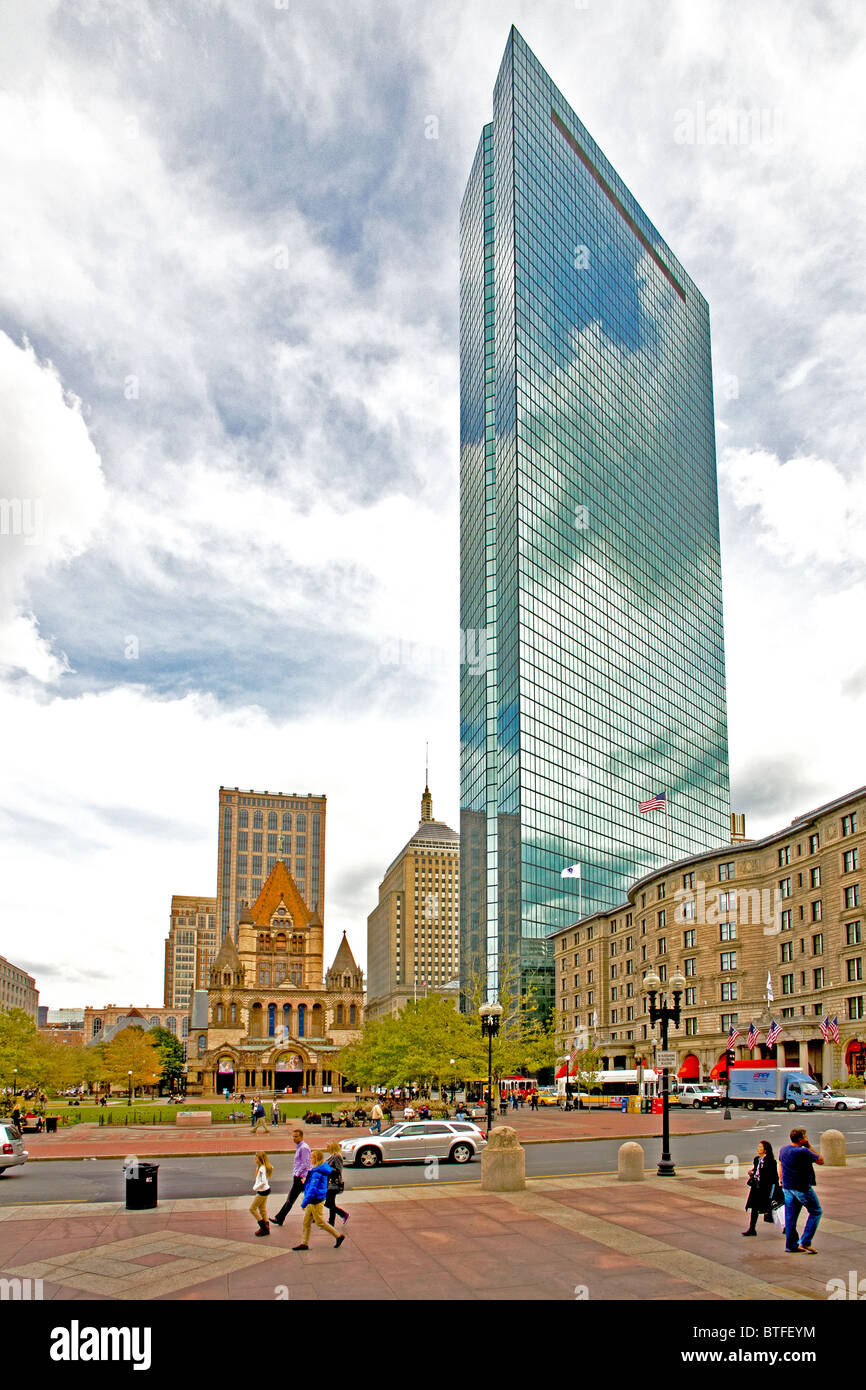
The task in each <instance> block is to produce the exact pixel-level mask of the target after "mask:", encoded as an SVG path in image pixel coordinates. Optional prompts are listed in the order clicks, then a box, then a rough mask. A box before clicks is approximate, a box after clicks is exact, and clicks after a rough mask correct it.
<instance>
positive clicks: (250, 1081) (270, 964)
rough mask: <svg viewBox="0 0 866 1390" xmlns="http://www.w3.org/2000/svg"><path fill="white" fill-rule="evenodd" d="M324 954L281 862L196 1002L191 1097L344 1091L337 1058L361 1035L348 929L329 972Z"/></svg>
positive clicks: (314, 923) (359, 981)
mask: <svg viewBox="0 0 866 1390" xmlns="http://www.w3.org/2000/svg"><path fill="white" fill-rule="evenodd" d="M323 950H324V926H323V924H322V919H321V917H320V915H319V913H318V912H317V910H316V909H315V908H312V909H311V908H309V907H308V906H307V904H306V902H305V901H304V899H303V897H302V895H301V893H300V891H299V887H298V885H297V884H296V883H295V881H294V879H293V877H292V875H291V874H290V873H289V870H288V867H287V866H286V864H284V863H283V862H282V861H281V860H278V861H277V863H276V864H275V865H274V867H273V869H272V870H271V872H270V874H269V875H268V877H267V880H266V881H265V884H264V886H263V887H262V890H261V892H260V893H259V895H258V897H257V899H256V901H255V902H254V903H253V905H252V907H248V906H246V905H245V906H244V907H243V908H242V909H241V913H240V921H239V923H238V927H237V946H236V945H235V941H234V932H233V931H229V932H228V933H227V934H226V936H225V937H224V938H223V942H222V945H221V947H220V949H219V952H218V954H217V958H216V960H215V961H214V964H213V968H212V970H211V976H210V981H209V985H208V989H207V993H206V994H205V993H204V992H202V991H199V992H196V994H195V995H194V996H193V1006H192V1014H191V1026H190V1035H189V1043H188V1048H187V1067H188V1079H187V1089H188V1090H189V1091H190V1092H191V1093H205V1094H206V1093H210V1092H217V1093H218V1092H221V1091H224V1090H229V1091H230V1092H236V1091H246V1092H252V1091H267V1092H271V1091H291V1092H296V1093H301V1092H306V1093H307V1094H308V1095H310V1094H323V1093H324V1094H329V1093H330V1092H332V1091H335V1092H339V1091H340V1089H341V1086H342V1081H343V1078H342V1076H341V1074H340V1073H339V1072H338V1071H337V1070H336V1068H335V1067H334V1064H333V1059H334V1056H335V1055H336V1053H337V1052H338V1051H339V1049H340V1048H342V1047H345V1046H346V1045H347V1044H348V1043H350V1042H352V1041H354V1040H355V1039H356V1038H357V1037H359V1035H360V1031H361V1027H362V1024H363V1016H364V978H363V975H362V973H361V971H360V969H359V968H358V966H357V964H356V962H355V958H354V956H353V955H352V951H351V949H350V947H349V943H348V941H347V939H346V936H345V933H344V935H343V940H342V941H341V943H340V947H339V949H338V951H337V954H336V956H335V958H334V963H333V965H332V966H331V968H330V969H329V970H328V971H327V972H325V971H324V957H323Z"/></svg>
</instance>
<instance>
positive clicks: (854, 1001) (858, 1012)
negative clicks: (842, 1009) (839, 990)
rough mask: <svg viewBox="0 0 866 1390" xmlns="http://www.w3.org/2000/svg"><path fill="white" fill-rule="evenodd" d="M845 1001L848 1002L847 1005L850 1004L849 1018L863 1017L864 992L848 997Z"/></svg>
mask: <svg viewBox="0 0 866 1390" xmlns="http://www.w3.org/2000/svg"><path fill="white" fill-rule="evenodd" d="M845 1002H846V1004H847V1006H848V1017H849V1018H862V1017H863V995H862V994H855V995H854V996H853V997H852V998H849V999H847V1000H846V1001H845Z"/></svg>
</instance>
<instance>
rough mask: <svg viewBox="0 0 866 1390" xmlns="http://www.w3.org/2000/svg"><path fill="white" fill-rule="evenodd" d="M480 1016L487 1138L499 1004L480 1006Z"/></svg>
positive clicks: (491, 1110) (491, 1109) (489, 1126)
mask: <svg viewBox="0 0 866 1390" xmlns="http://www.w3.org/2000/svg"><path fill="white" fill-rule="evenodd" d="M478 1012H479V1014H480V1015H481V1036H482V1038H486V1039H487V1138H488V1139H489V1138H490V1131H491V1129H492V1128H493V1039H494V1038H495V1037H496V1035H497V1034H498V1032H499V1020H500V1019H501V1018H502V1005H501V1004H482V1005H481V1008H480V1009H479V1010H478Z"/></svg>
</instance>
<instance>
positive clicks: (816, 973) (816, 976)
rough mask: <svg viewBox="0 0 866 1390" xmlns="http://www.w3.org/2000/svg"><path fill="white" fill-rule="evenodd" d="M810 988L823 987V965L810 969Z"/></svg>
mask: <svg viewBox="0 0 866 1390" xmlns="http://www.w3.org/2000/svg"><path fill="white" fill-rule="evenodd" d="M812 988H813V989H823V988H824V967H823V965H821V966H819V967H818V969H817V970H813V971H812Z"/></svg>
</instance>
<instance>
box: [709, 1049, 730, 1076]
mask: <svg viewBox="0 0 866 1390" xmlns="http://www.w3.org/2000/svg"><path fill="white" fill-rule="evenodd" d="M727 1074H728V1063H727V1060H726V1058H725V1054H724V1052H723V1053H722V1055H721V1057H720V1058H719V1060H718V1061H717V1062H716V1065H715V1066H714V1067H713V1069H712V1071H711V1072H710V1080H711V1081H718V1080H719V1078H720V1077H722V1076H727Z"/></svg>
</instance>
